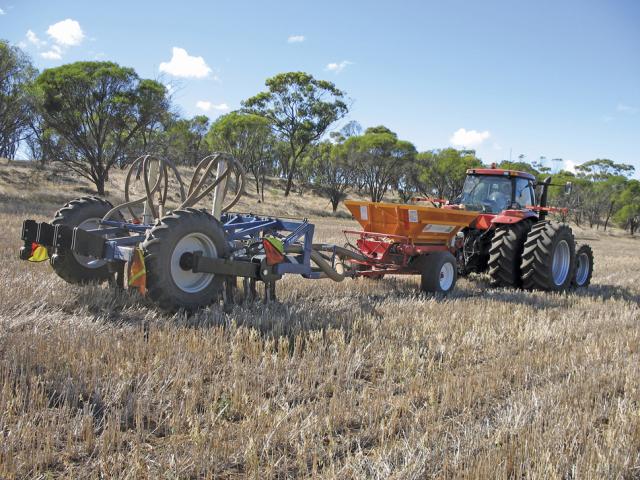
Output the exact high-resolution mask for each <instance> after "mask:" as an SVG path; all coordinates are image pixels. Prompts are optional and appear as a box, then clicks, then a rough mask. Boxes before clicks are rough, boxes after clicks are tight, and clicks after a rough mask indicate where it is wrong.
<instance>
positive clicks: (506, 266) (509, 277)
mask: <svg viewBox="0 0 640 480" xmlns="http://www.w3.org/2000/svg"><path fill="white" fill-rule="evenodd" d="M530 229H531V221H530V220H523V221H520V222H518V223H514V224H511V225H499V226H498V227H496V229H495V233H494V234H493V239H492V240H491V248H490V249H489V275H490V277H491V286H492V287H506V288H520V287H522V280H521V274H520V263H521V262H522V251H523V250H524V242H525V240H526V239H527V233H529V230H530Z"/></svg>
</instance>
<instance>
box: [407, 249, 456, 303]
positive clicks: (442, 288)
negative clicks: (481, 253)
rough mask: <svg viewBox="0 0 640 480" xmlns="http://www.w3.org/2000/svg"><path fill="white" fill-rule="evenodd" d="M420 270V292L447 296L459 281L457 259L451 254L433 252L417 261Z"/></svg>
mask: <svg viewBox="0 0 640 480" xmlns="http://www.w3.org/2000/svg"><path fill="white" fill-rule="evenodd" d="M417 262H418V264H417V265H416V266H417V268H418V269H419V270H420V275H421V276H420V290H422V291H423V292H427V293H442V294H447V293H449V292H450V291H452V290H453V288H454V287H455V285H456V280H457V279H458V266H457V263H456V257H454V256H453V255H451V253H449V252H433V253H430V254H428V255H424V256H421V257H419V258H418V259H417Z"/></svg>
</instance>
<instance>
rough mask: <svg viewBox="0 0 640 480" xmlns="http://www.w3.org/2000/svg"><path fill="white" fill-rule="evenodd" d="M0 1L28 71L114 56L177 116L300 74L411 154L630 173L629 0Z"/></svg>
mask: <svg viewBox="0 0 640 480" xmlns="http://www.w3.org/2000/svg"><path fill="white" fill-rule="evenodd" d="M0 9H1V11H2V13H3V14H0V32H1V33H0V37H2V38H6V39H7V40H9V41H11V42H13V43H15V44H19V45H21V46H22V47H23V48H24V49H25V50H26V51H27V52H29V54H30V55H31V56H32V57H33V59H34V62H35V64H36V65H37V66H38V67H39V68H40V69H44V68H48V67H53V66H57V65H60V64H63V63H67V62H72V61H76V60H84V59H89V60H91V59H105V60H107V59H108V60H112V61H115V62H118V63H120V64H122V65H126V66H130V67H134V68H135V69H136V70H137V72H138V73H139V74H140V75H141V76H143V77H148V78H158V79H161V80H162V81H163V82H165V83H170V84H172V85H174V86H175V87H176V88H177V90H176V92H175V93H174V98H175V101H176V103H177V104H178V105H179V106H180V108H181V111H182V113H183V114H185V115H188V116H191V115H195V114H198V113H205V114H207V115H209V116H210V117H212V118H214V117H216V116H218V115H220V114H221V113H224V112H225V111H228V109H235V108H238V107H239V106H240V102H241V101H242V100H243V99H245V98H248V97H249V96H251V95H253V94H255V93H257V92H258V91H260V90H262V89H263V87H264V80H265V79H266V78H267V77H269V76H271V75H274V74H276V73H278V72H282V71H291V70H303V71H307V72H310V73H312V74H313V75H314V76H316V77H319V78H324V79H328V80H331V81H333V82H335V83H336V85H337V86H338V87H339V88H341V89H343V90H345V91H346V92H347V94H348V95H349V97H350V98H351V100H352V102H353V103H352V108H351V113H350V115H349V119H350V120H351V119H352V120H357V121H358V122H360V123H361V124H362V125H363V126H364V127H367V126H372V125H379V124H384V125H386V126H388V127H389V128H391V129H392V130H394V131H396V132H397V133H398V134H399V136H400V137H401V138H403V139H406V140H410V141H412V142H413V143H414V144H415V145H416V146H417V147H418V148H419V149H420V150H426V149H432V148H442V147H446V146H449V145H454V146H458V147H461V146H463V145H464V146H466V147H471V148H475V149H476V150H477V152H478V154H479V156H480V157H481V158H482V159H483V160H484V161H485V162H492V161H499V160H501V159H504V158H509V155H510V151H511V152H512V153H511V155H512V157H513V158H514V159H515V158H516V157H517V156H518V155H519V154H521V153H522V154H525V155H526V158H527V160H529V161H531V160H536V159H538V158H539V157H540V156H545V157H547V159H549V160H548V161H547V164H549V165H550V166H551V164H552V162H551V161H550V159H552V158H562V159H564V162H565V166H569V167H570V166H571V165H575V164H579V163H582V162H584V161H587V160H590V159H593V158H611V159H612V160H614V161H617V162H624V163H631V164H633V165H635V166H636V168H637V169H638V170H640V153H639V152H638V140H639V139H640V2H639V1H635V0H627V1H623V0H611V1H605V0H601V1H591V0H581V1H572V0H567V1H561V0H556V1H547V0H536V1H530V2H524V1H513V0H510V1H506V0H505V1H475V2H471V1H455V0H450V1H443V0H441V1H432V2H431V1H429V2H427V1H422V2H420V1H405V2H403V1H398V2H389V1H385V2H373V1H369V2H365V1H353V2H347V1H342V2H337V1H324V2H311V1H302V0H298V1H274V2H264V1H243V2H231V1H226V2H221V1H209V2H205V1H200V2H196V1H183V2H181V3H178V2H170V3H169V2H161V1H154V2H151V1H135V0H129V1H126V2H125V1H120V0H110V1H109V2H89V1H82V2H81V1H76V2H72V1H64V0H61V1H60V0H59V1H51V0H50V1H29V0H0ZM29 32H31V33H29ZM198 105H199V106H198ZM203 109H205V110H203ZM636 176H638V173H636Z"/></svg>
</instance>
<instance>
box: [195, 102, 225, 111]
mask: <svg viewBox="0 0 640 480" xmlns="http://www.w3.org/2000/svg"><path fill="white" fill-rule="evenodd" d="M196 107H198V108H199V109H200V110H204V111H205V112H208V111H209V110H218V111H225V110H229V105H227V104H226V103H219V104H217V105H216V104H215V103H211V102H209V101H207V100H198V101H197V102H196Z"/></svg>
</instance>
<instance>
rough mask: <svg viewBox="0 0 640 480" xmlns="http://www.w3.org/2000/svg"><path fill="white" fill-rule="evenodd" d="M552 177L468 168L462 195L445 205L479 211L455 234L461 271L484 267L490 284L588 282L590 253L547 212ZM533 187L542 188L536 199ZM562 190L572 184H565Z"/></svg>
mask: <svg viewBox="0 0 640 480" xmlns="http://www.w3.org/2000/svg"><path fill="white" fill-rule="evenodd" d="M550 180H551V178H550V177H549V178H547V179H545V181H543V182H541V183H540V184H536V179H535V177H534V176H533V175H530V174H528V173H525V172H518V171H514V170H503V169H498V168H477V169H471V170H468V171H467V179H466V181H465V184H464V188H463V191H462V194H461V195H460V197H459V198H458V199H456V201H455V204H451V205H445V206H444V207H443V208H451V209H465V210H474V211H478V212H481V213H480V214H479V215H478V216H477V217H476V218H475V220H474V221H473V222H471V223H470V224H469V226H468V227H467V228H464V229H463V230H461V231H460V232H459V233H458V239H457V240H458V245H460V248H459V249H458V270H459V272H460V273H461V274H463V275H464V274H467V273H470V272H484V271H487V270H488V273H489V275H490V277H491V283H492V285H493V286H501V287H511V288H525V289H529V290H532V289H535V290H546V291H564V290H567V289H569V288H571V287H585V286H587V285H588V284H589V282H590V281H591V274H592V272H593V253H592V251H591V248H590V247H589V246H588V245H579V246H578V245H576V242H575V239H574V237H573V233H572V231H571V228H570V227H569V225H568V224H566V223H560V222H555V221H548V220H547V219H546V216H547V214H548V213H549V212H552V211H564V212H565V213H566V210H562V209H556V208H550V207H547V192H548V188H549V186H550ZM536 186H539V187H540V190H541V191H540V195H539V200H538V201H537V202H536V191H535V189H536ZM565 187H566V191H570V188H571V185H570V184H567V185H566V186H565Z"/></svg>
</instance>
